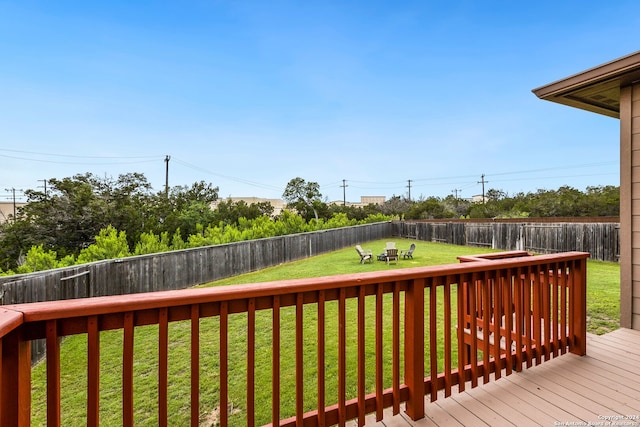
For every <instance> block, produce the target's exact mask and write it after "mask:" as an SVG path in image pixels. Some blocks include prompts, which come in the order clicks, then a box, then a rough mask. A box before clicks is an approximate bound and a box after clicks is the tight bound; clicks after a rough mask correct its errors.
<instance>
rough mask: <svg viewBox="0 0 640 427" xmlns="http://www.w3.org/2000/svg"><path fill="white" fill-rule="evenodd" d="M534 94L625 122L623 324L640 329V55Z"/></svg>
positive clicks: (622, 141) (622, 129) (622, 143)
mask: <svg viewBox="0 0 640 427" xmlns="http://www.w3.org/2000/svg"><path fill="white" fill-rule="evenodd" d="M533 93H534V94H535V95H536V96H538V98H540V99H544V100H547V101H552V102H557V103H559V104H564V105H568V106H570V107H575V108H580V109H583V110H586V111H590V112H593V113H598V114H603V115H605V116H609V117H613V118H616V119H619V120H620V324H621V326H622V327H624V328H632V329H639V330H640V51H638V52H635V53H632V54H630V55H627V56H624V57H622V58H618V59H615V60H613V61H610V62H607V63H605V64H602V65H598V66H596V67H594V68H590V69H588V70H585V71H582V72H580V73H578V74H574V75H572V76H569V77H566V78H564V79H562V80H558V81H556V82H553V83H550V84H548V85H545V86H542V87H539V88H537V89H534V90H533Z"/></svg>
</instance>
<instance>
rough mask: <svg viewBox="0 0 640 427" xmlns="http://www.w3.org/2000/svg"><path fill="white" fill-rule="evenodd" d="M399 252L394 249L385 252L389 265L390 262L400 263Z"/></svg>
mask: <svg viewBox="0 0 640 427" xmlns="http://www.w3.org/2000/svg"><path fill="white" fill-rule="evenodd" d="M398 258H399V257H398V250H397V249H395V248H393V249H391V248H390V249H387V250H386V252H385V260H386V261H387V264H389V262H390V261H395V263H396V264H397V263H398Z"/></svg>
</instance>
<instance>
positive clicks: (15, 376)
mask: <svg viewBox="0 0 640 427" xmlns="http://www.w3.org/2000/svg"><path fill="white" fill-rule="evenodd" d="M1 351H2V375H1V381H2V390H1V391H0V392H1V393H2V395H1V403H0V410H1V413H0V425H3V426H16V427H28V426H30V425H31V341H26V340H24V339H23V338H22V332H21V331H20V330H19V329H18V330H15V331H13V332H10V333H9V334H7V335H6V336H5V337H4V338H3V339H2V346H1Z"/></svg>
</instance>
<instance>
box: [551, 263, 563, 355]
mask: <svg viewBox="0 0 640 427" xmlns="http://www.w3.org/2000/svg"><path fill="white" fill-rule="evenodd" d="M553 274H554V275H553V281H552V282H551V287H552V296H551V301H552V304H551V312H552V313H553V316H552V318H553V328H552V329H551V332H552V340H553V357H554V358H555V357H558V350H559V347H560V336H559V335H560V334H559V332H560V331H559V325H560V313H559V312H558V311H559V309H560V308H559V306H558V304H559V299H560V291H559V290H558V288H559V287H560V280H561V276H562V273H561V270H560V265H559V264H557V263H556V264H553Z"/></svg>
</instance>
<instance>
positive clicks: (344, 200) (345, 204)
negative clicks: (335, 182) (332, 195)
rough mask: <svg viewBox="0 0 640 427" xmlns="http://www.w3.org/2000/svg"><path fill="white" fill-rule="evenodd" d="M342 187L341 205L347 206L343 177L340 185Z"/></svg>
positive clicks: (345, 181)
mask: <svg viewBox="0 0 640 427" xmlns="http://www.w3.org/2000/svg"><path fill="white" fill-rule="evenodd" d="M340 187H342V206H347V187H348V185H347V180H346V179H343V180H342V185H341V186H340Z"/></svg>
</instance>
